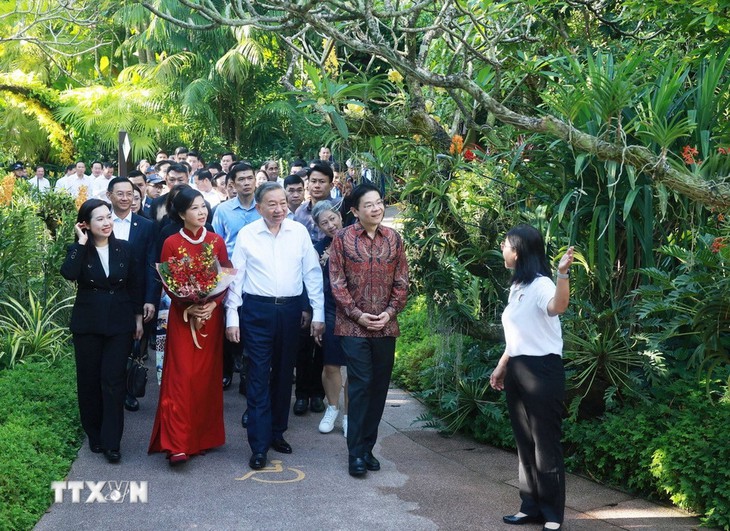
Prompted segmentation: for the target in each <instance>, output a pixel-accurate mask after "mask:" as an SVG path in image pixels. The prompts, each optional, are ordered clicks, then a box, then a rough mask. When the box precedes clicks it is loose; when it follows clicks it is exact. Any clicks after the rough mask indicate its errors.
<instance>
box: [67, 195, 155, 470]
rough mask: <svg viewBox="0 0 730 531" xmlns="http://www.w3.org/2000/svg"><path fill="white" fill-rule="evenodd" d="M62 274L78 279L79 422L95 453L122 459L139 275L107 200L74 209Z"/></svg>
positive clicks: (138, 332)
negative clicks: (117, 232) (118, 236)
mask: <svg viewBox="0 0 730 531" xmlns="http://www.w3.org/2000/svg"><path fill="white" fill-rule="evenodd" d="M76 221H77V223H76V225H75V226H74V229H75V231H76V239H77V241H76V242H75V243H73V244H71V245H70V246H69V248H68V252H67V254H66V260H65V262H64V263H63V265H62V266H61V274H62V275H63V276H64V277H65V278H67V279H68V280H74V281H76V283H77V292H76V302H75V303H74V307H73V312H72V314H71V327H70V328H71V332H72V333H73V343H74V349H75V353H76V385H77V389H78V398H79V412H80V413H81V425H82V426H83V428H84V431H85V432H86V435H87V436H88V437H89V446H90V448H91V451H92V452H94V453H101V452H104V455H105V456H106V458H107V460H108V461H109V462H110V463H116V462H118V461H119V459H121V454H120V453H119V443H120V441H121V439H122V430H123V428H124V396H125V389H126V386H125V372H126V367H127V357H128V356H129V353H130V352H131V350H132V340H133V338H134V339H139V338H140V337H141V336H142V304H143V289H142V288H143V275H142V270H141V268H140V266H139V265H138V264H137V262H136V260H135V259H134V254H133V253H132V250H131V247H130V246H129V243H128V242H125V241H122V240H117V239H116V238H114V233H113V231H112V228H113V221H112V217H111V211H110V209H109V206H108V205H107V204H106V203H105V202H104V201H102V200H100V199H89V200H88V201H86V202H84V204H83V205H81V208H80V209H79V213H78V217H77V220H76Z"/></svg>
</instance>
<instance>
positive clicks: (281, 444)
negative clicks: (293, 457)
mask: <svg viewBox="0 0 730 531" xmlns="http://www.w3.org/2000/svg"><path fill="white" fill-rule="evenodd" d="M271 447H272V448H273V449H274V450H276V451H277V452H279V453H280V454H290V453H291V452H292V449H291V444H289V443H288V442H286V441H285V440H284V439H274V440H273V441H271Z"/></svg>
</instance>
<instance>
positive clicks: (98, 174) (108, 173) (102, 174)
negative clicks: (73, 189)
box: [89, 161, 114, 201]
mask: <svg viewBox="0 0 730 531" xmlns="http://www.w3.org/2000/svg"><path fill="white" fill-rule="evenodd" d="M107 166H111V167H110V168H107ZM113 172H114V166H112V165H111V164H109V163H108V162H107V163H105V164H102V163H101V162H99V161H94V162H92V163H91V177H92V178H93V179H94V183H93V184H92V185H91V193H90V194H89V197H95V198H97V199H103V200H104V201H107V197H106V191H107V188H109V183H110V182H111V180H112V179H113V178H114V175H112V173H113Z"/></svg>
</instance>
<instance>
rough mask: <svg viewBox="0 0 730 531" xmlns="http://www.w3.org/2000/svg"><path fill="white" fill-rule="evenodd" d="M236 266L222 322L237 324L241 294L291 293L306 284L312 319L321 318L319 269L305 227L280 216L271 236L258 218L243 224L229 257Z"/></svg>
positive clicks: (297, 291)
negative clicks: (274, 232)
mask: <svg viewBox="0 0 730 531" xmlns="http://www.w3.org/2000/svg"><path fill="white" fill-rule="evenodd" d="M231 261H232V262H233V267H235V268H236V269H238V273H237V274H236V279H235V280H234V281H233V283H232V284H231V286H230V288H229V290H228V295H226V301H225V306H226V326H239V319H238V307H239V306H240V305H241V302H242V294H243V293H248V294H251V295H260V296H263V297H295V296H297V295H300V294H301V293H302V282H303V283H304V285H305V286H306V287H307V295H308V296H309V303H310V304H311V306H312V320H313V321H318V322H324V294H323V291H322V269H321V267H320V265H319V257H318V256H317V251H315V250H314V247H313V246H312V241H311V240H310V238H309V233H308V232H307V229H306V228H305V227H304V225H302V224H301V223H297V222H296V221H292V220H290V219H284V220H283V221H282V222H281V228H280V229H279V233H278V234H277V235H276V236H274V235H273V234H272V233H271V231H269V228H268V226H267V225H266V221H265V220H264V219H263V218H261V219H257V220H256V221H254V222H252V223H250V224H248V225H246V226H245V227H243V228H242V229H241V230H240V231H239V233H238V236H237V237H236V244H235V246H234V248H233V256H232V258H231Z"/></svg>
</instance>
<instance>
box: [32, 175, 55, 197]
mask: <svg viewBox="0 0 730 531" xmlns="http://www.w3.org/2000/svg"><path fill="white" fill-rule="evenodd" d="M28 183H29V184H30V187H31V188H35V189H36V190H38V191H39V192H41V193H43V192H47V191H48V190H50V189H51V182H50V181H49V180H48V179H46V178H45V177H41V178H40V179H38V177H31V178H30V179H28Z"/></svg>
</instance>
